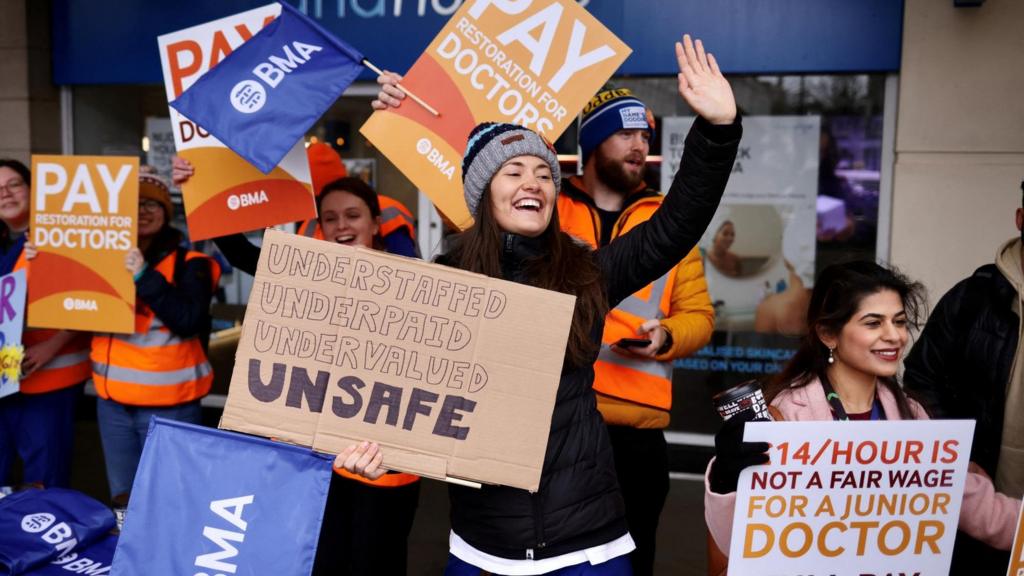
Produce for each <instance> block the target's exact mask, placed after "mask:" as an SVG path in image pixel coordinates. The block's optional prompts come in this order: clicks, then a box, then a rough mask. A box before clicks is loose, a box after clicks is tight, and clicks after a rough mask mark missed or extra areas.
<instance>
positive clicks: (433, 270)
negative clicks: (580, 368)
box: [221, 230, 575, 490]
mask: <svg viewBox="0 0 1024 576" xmlns="http://www.w3.org/2000/svg"><path fill="white" fill-rule="evenodd" d="M263 242H264V243H263V250H262V252H261V254H260V262H259V268H258V269H257V271H256V279H255V282H254V283H253V290H252V294H251V295H250V296H249V302H250V305H249V307H248V309H247V310H246V313H245V322H244V324H243V326H242V338H241V341H240V342H239V343H238V353H237V355H236V357H235V370H234V372H233V373H232V375H231V387H230V389H229V391H228V400H227V404H226V406H225V407H224V416H223V418H222V419H221V426H222V427H223V428H228V429H231V430H238V431H240V432H247V433H250V434H258V435H261V436H269V437H274V438H278V439H281V440H284V441H286V442H291V443H294V444H299V445H302V446H312V447H313V448H314V449H316V450H320V451H323V452H327V453H332V454H337V453H339V452H341V451H342V450H343V449H344V448H346V447H347V446H349V445H350V444H352V443H353V442H356V441H359V440H374V441H377V442H379V443H380V444H381V445H382V446H383V453H384V467H386V468H389V469H393V470H400V471H402V472H409V473H413V474H418V475H421V476H428V477H431V478H439V479H445V478H460V479H465V480H471V481H476V482H487V483H492V484H503V485H507V486H514V487H516V488H522V489H525V490H537V488H538V486H539V484H540V473H541V468H542V466H543V461H544V453H545V450H546V448H547V439H548V432H549V430H550V427H551V414H552V411H553V409H554V402H555V392H556V390H557V388H558V382H559V375H560V373H561V369H562V357H563V353H564V351H565V344H566V341H567V340H568V336H569V325H570V323H571V321H572V312H573V304H574V302H575V298H574V297H572V296H568V295H566V294H559V293H556V292H550V291H546V290H541V289H539V288H533V287H530V286H523V285H521V284H515V283H512V282H505V281H502V280H497V279H494V278H488V277H486V276H482V275H479V274H473V273H470V272H465V271H462V270H457V269H453V268H448V267H445V266H440V265H437V264H429V263H426V262H420V261H418V260H412V259H409V258H402V257H399V256H392V255H390V254H386V253H382V252H378V251H375V250H368V249H356V248H352V247H349V246H342V245H339V244H334V243H328V242H323V241H319V240H312V239H309V238H303V237H298V236H294V235H291V234H285V233H283V232H277V231H274V230H268V231H267V232H266V234H265V236H264V240H263Z"/></svg>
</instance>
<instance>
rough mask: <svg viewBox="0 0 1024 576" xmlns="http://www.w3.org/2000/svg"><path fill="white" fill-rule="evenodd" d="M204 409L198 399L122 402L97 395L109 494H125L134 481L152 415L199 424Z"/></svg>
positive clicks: (112, 495)
mask: <svg viewBox="0 0 1024 576" xmlns="http://www.w3.org/2000/svg"><path fill="white" fill-rule="evenodd" d="M202 415H203V410H202V408H201V407H200V406H199V400H196V401H194V402H189V403H188V404H181V405H179V406H166V407H163V406H161V407H147V406H125V405H124V404H120V403H117V402H114V401H112V400H104V399H103V398H97V399H96V419H97V420H98V421H99V425H100V440H102V441H103V458H104V459H105V460H106V464H107V482H108V483H109V484H110V495H111V497H114V496H120V495H122V494H125V495H127V494H128V493H130V492H131V489H132V483H133V482H134V481H135V469H136V468H138V467H139V459H140V458H142V447H143V446H144V445H145V444H146V434H147V433H148V432H149V420H150V418H152V417H153V416H159V417H161V418H167V419H168V420H177V421H179V422H189V423H191V424H200V423H201V422H200V421H201V420H202Z"/></svg>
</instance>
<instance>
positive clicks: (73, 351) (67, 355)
mask: <svg viewBox="0 0 1024 576" xmlns="http://www.w3.org/2000/svg"><path fill="white" fill-rule="evenodd" d="M22 269H23V270H25V278H26V279H27V278H28V275H29V273H30V271H31V266H30V265H29V264H28V262H27V261H26V260H25V251H24V250H22V252H21V254H20V255H19V256H18V260H17V262H15V263H14V271H17V270H22ZM57 332H59V331H58V330H51V329H49V328H26V329H25V332H24V333H23V334H22V335H21V344H22V346H24V347H25V348H26V349H27V348H29V347H31V346H35V345H36V344H40V343H42V342H46V341H47V340H49V339H50V338H53V337H54V336H55V335H56V334H57ZM89 338H90V335H89V334H88V333H85V332H81V333H79V334H77V335H75V337H74V338H72V339H71V340H70V341H69V342H68V343H67V344H65V345H64V346H63V347H61V349H60V350H58V351H57V355H56V356H54V357H53V358H52V359H51V360H50V361H49V362H47V363H46V364H44V365H43V366H40V367H39V368H37V369H36V371H35V372H33V373H32V375H31V376H28V377H27V378H23V379H22V380H21V393H22V394H43V393H45V392H53V391H54V390H61V389H63V388H69V387H71V386H74V385H76V384H79V383H82V382H85V381H86V380H87V379H88V378H89V373H90V371H91V368H90V366H89Z"/></svg>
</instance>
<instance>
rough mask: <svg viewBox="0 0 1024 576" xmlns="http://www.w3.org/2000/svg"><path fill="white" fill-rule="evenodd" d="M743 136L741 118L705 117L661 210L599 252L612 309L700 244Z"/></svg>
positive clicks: (692, 136) (697, 126)
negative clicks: (717, 121)
mask: <svg viewBox="0 0 1024 576" xmlns="http://www.w3.org/2000/svg"><path fill="white" fill-rule="evenodd" d="M742 133H743V128H742V126H741V124H740V118H739V117H737V118H736V121H735V122H733V123H732V124H730V125H727V126H714V125H712V124H710V123H709V122H708V121H706V120H704V119H703V118H700V117H698V118H697V120H696V121H695V122H694V123H693V127H692V128H690V133H689V134H688V135H687V136H686V145H685V148H684V149H683V159H682V162H681V163H680V165H679V171H678V172H676V175H675V178H674V179H673V181H672V186H671V187H670V188H669V191H668V194H667V195H666V196H665V200H664V202H662V204H661V207H660V208H659V209H658V210H657V211H656V212H655V213H654V215H653V216H652V217H651V219H650V220H648V221H647V222H644V223H642V224H639V225H638V226H636V227H635V228H633V229H632V230H630V231H629V232H628V233H626V234H623V235H622V236H620V237H618V238H617V239H615V240H613V241H612V242H611V243H610V244H608V245H607V246H605V247H603V248H601V249H599V250H598V251H597V261H598V265H599V266H600V267H601V269H602V272H603V274H604V277H605V282H606V286H607V288H608V303H609V305H610V306H613V307H614V306H615V305H617V304H618V303H619V302H621V301H622V300H623V299H624V298H626V297H627V296H629V295H630V294H632V293H634V292H636V291H637V290H639V289H641V288H643V287H644V286H646V285H647V284H650V283H651V282H653V281H654V280H656V279H658V278H660V277H661V276H663V275H664V274H665V273H667V272H668V271H669V270H670V269H671V268H672V267H673V266H675V265H676V264H678V263H679V261H680V260H682V259H683V257H685V256H686V255H687V254H688V253H689V252H690V250H691V249H692V248H693V247H694V245H696V244H697V241H699V240H700V237H701V236H702V235H703V234H704V230H705V229H707V227H708V224H710V223H711V218H712V217H713V216H714V215H715V211H716V210H718V203H719V202H720V201H721V199H722V193H723V192H725V185H726V183H728V181H729V174H730V173H731V172H732V166H733V161H734V160H735V159H736V151H737V149H738V147H739V142H740V136H741V135H742Z"/></svg>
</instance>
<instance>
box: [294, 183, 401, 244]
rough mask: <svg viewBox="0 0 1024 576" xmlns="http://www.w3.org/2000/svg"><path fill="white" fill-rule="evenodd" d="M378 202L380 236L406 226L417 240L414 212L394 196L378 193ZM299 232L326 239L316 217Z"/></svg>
mask: <svg viewBox="0 0 1024 576" xmlns="http://www.w3.org/2000/svg"><path fill="white" fill-rule="evenodd" d="M377 202H379V203H380V236H381V238H383V237H385V236H387V235H389V234H391V233H392V232H394V231H395V230H398V229H400V228H405V229H406V230H408V231H409V237H410V238H412V239H413V240H414V241H415V240H416V224H415V222H416V219H415V218H413V217H412V212H410V211H409V209H408V208H406V207H405V204H402V203H401V202H399V201H398V200H395V199H394V198H391V197H388V196H383V195H380V194H378V195H377ZM299 234H300V235H302V236H305V237H307V238H316V239H317V240H323V239H324V233H323V231H322V230H320V225H319V222H317V220H316V218H314V219H312V220H307V221H305V222H303V223H302V225H301V226H299Z"/></svg>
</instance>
